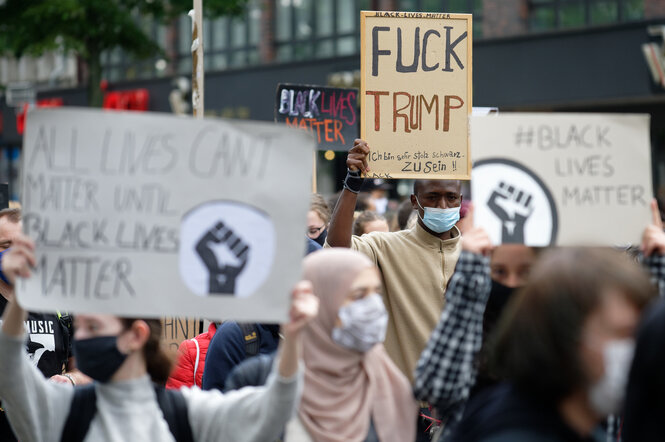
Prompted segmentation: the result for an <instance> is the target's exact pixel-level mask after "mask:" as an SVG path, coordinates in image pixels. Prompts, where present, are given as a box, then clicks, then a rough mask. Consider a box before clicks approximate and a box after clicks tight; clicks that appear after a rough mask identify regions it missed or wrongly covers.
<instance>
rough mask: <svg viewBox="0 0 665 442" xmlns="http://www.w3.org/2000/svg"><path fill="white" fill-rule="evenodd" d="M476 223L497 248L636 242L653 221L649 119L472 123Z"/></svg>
mask: <svg viewBox="0 0 665 442" xmlns="http://www.w3.org/2000/svg"><path fill="white" fill-rule="evenodd" d="M471 129H472V130H471V140H472V143H473V146H472V148H473V164H474V165H473V173H472V180H471V196H472V199H473V202H474V207H475V213H474V221H475V223H476V224H477V225H480V226H481V227H484V228H485V229H486V230H487V231H488V233H489V235H490V237H491V238H492V242H493V243H494V244H500V243H523V244H527V245H530V246H548V245H559V246H576V245H598V246H616V245H628V244H639V242H640V239H641V236H642V232H643V231H644V228H645V227H646V226H647V225H648V224H649V222H650V220H651V215H650V209H649V203H650V201H651V198H652V187H651V155H650V152H651V150H650V144H649V116H648V115H613V114H565V113H560V114H559V113H557V114H545V113H542V114H519V113H515V114H505V113H504V114H501V115H498V116H487V117H472V119H471Z"/></svg>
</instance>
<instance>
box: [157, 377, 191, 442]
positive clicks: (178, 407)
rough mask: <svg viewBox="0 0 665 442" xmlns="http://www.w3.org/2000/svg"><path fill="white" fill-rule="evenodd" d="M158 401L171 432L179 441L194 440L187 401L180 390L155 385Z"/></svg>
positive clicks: (188, 441)
mask: <svg viewBox="0 0 665 442" xmlns="http://www.w3.org/2000/svg"><path fill="white" fill-rule="evenodd" d="M155 393H156V394H157V403H158V404H159V408H161V409H162V414H163V415H164V419H166V423H167V424H168V426H169V430H171V434H173V437H174V438H175V440H177V441H178V442H194V436H193V435H192V427H191V426H190V425H189V415H188V414H187V402H186V401H185V397H184V396H183V395H182V392H181V391H180V390H167V389H165V388H164V387H162V386H159V385H155Z"/></svg>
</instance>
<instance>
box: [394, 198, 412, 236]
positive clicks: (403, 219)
mask: <svg viewBox="0 0 665 442" xmlns="http://www.w3.org/2000/svg"><path fill="white" fill-rule="evenodd" d="M414 214H415V211H414V210H413V204H412V203H411V200H408V199H406V200H404V201H402V202H401V203H400V205H399V206H398V207H397V229H395V230H405V229H407V228H408V227H407V223H408V222H409V219H410V218H411V215H414ZM414 218H415V216H414Z"/></svg>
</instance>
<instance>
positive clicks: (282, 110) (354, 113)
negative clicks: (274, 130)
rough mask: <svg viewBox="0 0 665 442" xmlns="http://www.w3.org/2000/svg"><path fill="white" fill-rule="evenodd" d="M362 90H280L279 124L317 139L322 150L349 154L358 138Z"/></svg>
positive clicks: (285, 86)
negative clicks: (360, 92)
mask: <svg viewBox="0 0 665 442" xmlns="http://www.w3.org/2000/svg"><path fill="white" fill-rule="evenodd" d="M357 97H358V90H357V89H342V88H332V87H321V86H307V85H298V84H279V85H278V86H277V105H276V106H275V121H276V122H279V123H285V124H286V125H287V126H289V127H293V128H296V129H299V130H302V131H304V132H307V133H309V134H311V135H313V136H314V139H316V141H317V143H318V146H319V149H331V150H348V149H349V148H350V147H351V146H352V145H353V140H354V139H355V138H358V104H357Z"/></svg>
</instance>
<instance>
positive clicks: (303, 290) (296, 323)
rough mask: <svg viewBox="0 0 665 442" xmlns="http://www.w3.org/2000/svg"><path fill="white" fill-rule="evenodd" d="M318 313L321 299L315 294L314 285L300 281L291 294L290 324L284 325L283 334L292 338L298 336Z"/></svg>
mask: <svg viewBox="0 0 665 442" xmlns="http://www.w3.org/2000/svg"><path fill="white" fill-rule="evenodd" d="M318 313H319V298H317V296H316V295H315V294H314V291H313V289H312V283H311V282H309V281H300V282H299V283H297V284H296V286H295V287H294V288H293V292H292V293H291V309H290V310H289V322H288V323H286V324H283V325H282V332H283V333H284V335H286V336H290V337H293V336H295V335H297V334H298V333H300V331H301V330H302V329H303V328H304V327H305V325H307V323H308V322H309V321H311V320H312V319H314V318H316V315H318Z"/></svg>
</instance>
